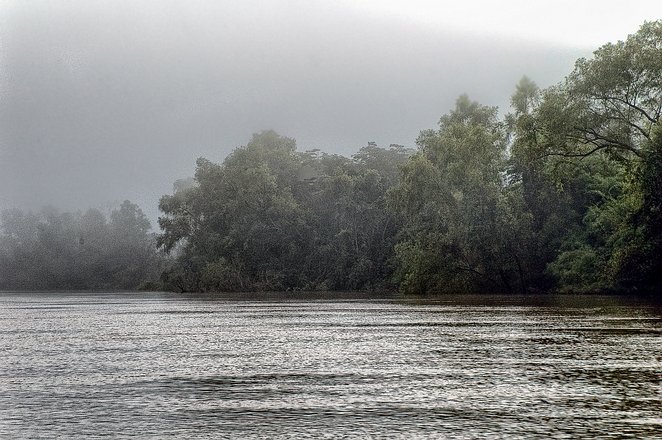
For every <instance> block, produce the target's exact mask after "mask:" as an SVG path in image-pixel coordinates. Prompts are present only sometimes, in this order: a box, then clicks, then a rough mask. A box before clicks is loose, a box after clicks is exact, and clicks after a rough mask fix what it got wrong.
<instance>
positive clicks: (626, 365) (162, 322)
mask: <svg viewBox="0 0 662 440" xmlns="http://www.w3.org/2000/svg"><path fill="white" fill-rule="evenodd" d="M661 347H662V315H661V314H660V313H659V310H658V309H655V308H654V307H651V306H646V305H644V304H638V303H632V302H628V303H625V302H621V301H620V300H618V299H615V298H596V297H592V298H569V297H567V298H563V299H562V300H561V301H559V299H558V298H552V297H536V298H530V299H524V298H522V297H504V296H501V297H444V298H443V299H441V300H439V301H436V302H435V301H417V300H412V299H408V300H406V301H397V300H394V299H386V298H382V299H378V300H374V299H373V300H368V299H365V298H359V299H357V298H352V297H350V296H346V297H342V298H340V299H335V300H322V299H320V298H319V297H318V298H316V299H312V300H311V299H307V300H301V299H296V298H295V297H287V296H284V295H283V296H275V297H270V298H268V299H267V300H257V299H256V298H252V300H237V299H233V298H226V299H223V300H218V299H215V300H214V299H211V298H204V297H198V298H184V297H180V296H174V295H161V294H101V295H99V294H96V295H95V294H62V295H47V294H31V295H30V294H3V295H2V296H0V438H53V437H62V438H75V437H80V438H83V437H84V438H94V437H97V436H98V437H101V436H113V437H122V436H127V437H129V436H134V437H135V436H137V437H140V438H150V437H151V438H164V437H167V438H182V439H188V438H216V437H235V438H251V437H271V438H274V437H294V438H300V437H305V436H309V437H316V438H317V437H325V436H326V437H343V436H345V437H358V438H370V437H375V438H381V437H389V438H398V437H400V438H444V437H447V438H494V437H508V436H514V437H529V438H530V437H557V438H582V437H584V438H597V437H600V438H623V437H626V436H631V437H632V438H646V437H649V438H650V437H656V436H662V382H661V376H660V372H661V371H662V368H661V367H662V349H661Z"/></svg>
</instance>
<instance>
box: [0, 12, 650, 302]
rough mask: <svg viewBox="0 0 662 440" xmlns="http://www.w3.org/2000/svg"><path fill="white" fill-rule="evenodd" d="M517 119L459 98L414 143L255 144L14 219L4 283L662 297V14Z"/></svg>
mask: <svg viewBox="0 0 662 440" xmlns="http://www.w3.org/2000/svg"><path fill="white" fill-rule="evenodd" d="M511 104H512V105H511V111H510V113H508V114H506V115H500V113H499V112H498V109H497V108H496V107H489V106H484V105H481V104H479V103H477V102H473V101H472V100H470V99H469V98H468V97H467V96H464V95H463V96H460V97H459V98H458V100H457V102H456V106H455V108H454V109H453V110H451V111H450V112H449V113H448V114H446V115H444V116H442V117H441V119H440V121H439V125H438V127H436V128H434V129H429V130H425V131H422V132H421V134H420V136H419V137H418V139H417V141H416V143H417V146H418V148H417V149H415V150H410V149H407V148H405V147H402V146H399V145H391V146H390V147H388V148H380V147H378V146H377V145H374V144H373V143H370V144H368V145H367V146H366V147H364V148H362V149H360V150H359V151H358V152H357V153H356V154H354V155H353V156H352V157H349V158H348V157H344V156H339V155H333V154H326V153H323V152H320V151H319V150H312V151H305V152H300V151H297V149H296V145H295V142H294V140H293V139H290V138H287V137H282V136H280V135H278V134H276V133H275V132H273V131H265V132H262V133H259V134H255V135H254V136H253V138H252V139H251V140H250V142H249V143H248V144H247V145H246V146H243V147H240V148H237V149H236V150H235V151H234V152H233V153H232V154H230V155H229V156H228V157H227V158H226V159H225V160H224V161H223V162H222V163H221V164H217V163H213V162H211V161H209V160H206V159H202V158H201V159H199V160H198V162H197V168H196V172H195V176H194V177H193V178H192V179H189V180H182V181H177V182H176V183H175V188H174V192H173V193H172V194H171V195H166V196H164V197H163V198H162V199H161V202H160V206H159V208H160V210H161V212H162V213H163V215H162V217H160V219H159V226H160V229H161V232H160V233H159V234H158V235H152V234H150V233H149V223H148V222H147V221H146V219H145V218H144V215H143V214H142V212H140V210H139V208H138V207H137V206H135V205H133V204H131V203H130V202H125V203H124V204H122V206H121V207H120V208H119V209H118V210H116V211H114V212H113V213H111V215H110V221H107V220H106V218H105V217H104V216H103V215H102V214H101V213H100V212H98V211H94V210H91V211H88V212H87V213H85V214H68V213H65V214H59V213H57V212H55V211H53V210H44V211H42V212H41V213H39V214H32V213H22V212H20V211H8V212H5V213H3V215H2V235H1V236H0V288H2V289H47V288H58V289H61V288H71V289H76V288H93V289H104V288H125V289H134V288H138V287H140V286H141V285H142V287H143V288H162V289H169V290H176V291H183V292H184V291H255V290H260V291H262V290H291V289H296V290H354V289H384V290H395V289H398V290H400V291H403V292H406V293H416V294H427V293H445V292H491V293H497V292H513V293H529V292H546V291H569V292H609V291H614V292H655V291H657V290H659V289H660V288H662V279H661V277H662V267H661V263H660V258H659V256H660V255H662V126H661V124H662V123H661V122H660V115H661V113H662V21H657V22H648V23H645V24H644V25H643V26H642V27H641V28H640V30H639V31H638V32H637V33H636V34H633V35H631V36H629V37H628V38H627V40H626V41H619V42H618V43H614V44H607V45H604V46H602V47H601V48H600V49H598V50H597V51H596V52H594V55H593V57H592V58H590V59H580V60H578V61H577V63H576V65H575V68H574V70H573V71H572V72H571V73H570V75H569V76H568V77H567V78H565V80H564V81H563V82H561V83H560V84H558V85H556V86H553V87H550V88H548V89H543V90H541V89H539V88H538V87H537V86H536V84H535V83H534V82H533V81H532V80H530V79H528V78H526V77H524V78H522V79H521V81H520V82H519V83H518V84H517V85H516V87H515V89H514V93H513V95H512V99H511Z"/></svg>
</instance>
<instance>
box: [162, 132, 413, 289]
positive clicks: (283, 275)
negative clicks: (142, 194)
mask: <svg viewBox="0 0 662 440" xmlns="http://www.w3.org/2000/svg"><path fill="white" fill-rule="evenodd" d="M408 154H409V153H408V151H406V149H404V148H402V147H399V146H392V147H391V148H389V149H381V148H378V147H376V146H375V145H369V146H368V147H366V148H363V149H361V150H360V151H359V152H358V153H357V155H355V156H354V158H352V159H348V158H344V157H341V156H333V155H326V154H318V152H317V151H310V152H305V153H299V152H297V151H296V148H295V144H294V141H293V140H292V139H289V138H286V137H281V136H279V135H277V134H276V133H274V132H273V131H266V132H262V133H259V134H256V135H254V136H253V138H252V139H251V141H250V142H249V143H248V144H247V145H246V146H245V147H241V148H238V149H236V150H235V151H234V152H233V153H232V154H231V155H230V156H228V157H227V158H226V159H225V161H224V162H223V163H222V164H220V165H217V164H213V163H211V162H209V161H207V160H205V159H200V160H198V167H197V170H196V174H195V184H194V185H190V186H189V187H187V188H186V189H185V190H184V189H176V191H175V193H174V194H172V195H170V196H164V197H163V198H162V200H161V204H160V208H161V210H162V212H163V213H164V215H163V216H162V217H161V218H160V219H159V224H160V226H161V228H162V230H163V233H162V234H161V235H160V236H159V239H158V242H159V245H160V246H161V247H163V249H165V250H166V251H168V252H170V251H173V250H175V249H176V248H177V247H178V246H179V247H180V250H179V256H178V264H177V265H176V266H175V267H173V268H172V269H171V270H170V271H168V272H167V273H166V274H164V282H165V283H166V284H168V285H169V286H171V287H172V288H173V289H175V290H181V291H188V290H206V291H246V290H286V289H339V290H342V289H366V288H376V287H379V286H381V285H383V284H385V282H386V281H385V280H387V279H388V276H389V274H390V271H391V269H390V267H389V266H388V262H389V259H390V256H391V253H392V249H393V241H394V237H395V235H396V234H395V228H396V225H397V220H396V218H395V216H394V215H393V214H392V213H390V212H389V211H388V209H387V207H386V204H385V193H386V190H387V189H388V187H389V186H390V185H391V184H392V182H393V180H394V176H397V167H398V164H399V163H402V162H404V159H405V158H406V157H407V155H408Z"/></svg>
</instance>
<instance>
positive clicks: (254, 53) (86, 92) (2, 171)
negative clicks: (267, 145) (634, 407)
mask: <svg viewBox="0 0 662 440" xmlns="http://www.w3.org/2000/svg"><path fill="white" fill-rule="evenodd" d="M658 18H662V1H660V0H655V1H631V2H629V3H628V2H623V1H618V2H616V1H605V0H602V1H580V0H574V1H565V0H555V1H530V0H529V1H514V0H513V1H504V0H501V1H498V2H495V1H485V2H479V1H468V0H462V1H459V2H445V1H432V0H406V1H395V0H367V1H342V0H341V1H335V2H332V1H328V2H322V1H311V0H308V1H280V0H274V1H246V0H244V1H233V2H229V1H228V2H219V1H208V2H206V1H179V2H169V1H153V2H150V1H124V2H123V1H107V2H96V1H90V0H80V1H69V2H65V1H42V2H37V1H2V0H0V208H3V207H4V208H6V207H13V206H17V207H22V208H31V209H34V208H38V207H39V206H41V205H44V204H53V205H55V206H58V207H60V208H62V209H79V208H86V207H89V206H103V205H108V204H113V203H117V202H120V201H122V200H124V199H130V200H132V201H134V202H137V203H139V204H140V205H141V207H142V208H143V209H144V210H145V212H146V213H148V215H149V216H150V218H151V219H152V220H154V219H155V218H156V216H157V208H156V206H157V203H158V199H159V197H160V196H161V195H162V194H164V193H168V192H170V191H171V188H172V182H173V181H174V180H176V179H179V178H182V177H186V176H189V175H191V174H192V173H193V170H194V165H195V163H194V162H195V159H196V158H197V157H199V156H204V157H207V158H209V159H212V160H215V161H221V160H222V159H223V158H224V157H225V156H226V155H227V154H228V153H229V152H230V151H232V149H233V148H234V147H236V146H239V145H242V144H245V143H246V142H247V141H248V139H249V138H250V136H251V134H252V133H253V132H256V131H259V130H262V129H275V130H276V131H278V132H279V133H281V134H283V135H287V136H290V137H294V138H295V139H296V140H297V144H298V146H299V149H301V150H305V149H311V148H321V149H323V150H326V151H329V152H337V153H342V154H351V153H353V152H355V151H356V150H357V149H358V148H360V147H361V146H363V145H365V144H367V142H369V141H375V142H377V143H378V144H380V145H383V146H387V145H388V144H390V143H399V144H404V145H410V146H413V145H414V142H415V139H416V136H417V134H418V132H419V131H420V130H422V129H426V128H432V127H434V126H435V125H436V123H437V121H438V119H439V117H440V116H441V115H442V114H444V113H446V112H447V111H448V110H449V109H450V108H452V106H453V103H454V101H455V99H456V98H457V96H458V95H460V94H461V93H468V94H469V96H470V97H471V98H472V99H475V100H478V101H480V102H482V103H485V104H489V105H499V106H500V107H502V108H504V107H505V106H507V103H508V99H509V96H510V94H511V93H512V90H513V88H514V85H515V84H516V83H517V81H518V80H519V78H520V77H521V76H522V75H524V74H526V75H528V76H529V77H531V78H532V79H534V80H535V81H536V82H538V84H539V85H541V86H548V85H551V84H553V83H556V82H558V81H560V80H561V79H562V78H563V76H565V75H566V74H567V73H569V72H570V70H571V69H572V65H573V63H574V61H575V59H576V58H577V57H579V56H587V55H590V53H591V51H592V50H594V49H596V48H597V47H599V46H600V45H601V44H603V43H606V42H608V41H616V40H619V39H624V38H626V37H627V35H628V34H629V33H633V32H635V31H636V30H637V28H638V27H639V25H641V23H643V21H644V20H654V19H658ZM504 110H506V109H505V108H504Z"/></svg>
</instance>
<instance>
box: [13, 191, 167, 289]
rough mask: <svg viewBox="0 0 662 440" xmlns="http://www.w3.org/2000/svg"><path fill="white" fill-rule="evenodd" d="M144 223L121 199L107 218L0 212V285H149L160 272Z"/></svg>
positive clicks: (51, 211)
mask: <svg viewBox="0 0 662 440" xmlns="http://www.w3.org/2000/svg"><path fill="white" fill-rule="evenodd" d="M149 231H150V224H149V221H148V220H147V218H146V217H145V215H144V214H143V213H142V211H141V210H140V208H139V207H138V206H137V205H135V204H133V203H131V202H129V201H124V202H123V203H122V204H121V205H120V206H119V207H118V208H117V209H115V210H113V211H112V212H111V213H110V218H109V219H107V218H106V217H105V216H104V214H103V213H101V211H99V210H97V209H90V210H88V211H87V212H85V213H69V212H59V211H57V210H56V209H55V208H44V209H42V210H41V211H40V212H38V213H32V212H23V211H20V210H8V211H3V212H2V214H1V216H0V289H3V290H53V289H60V290H69V289H72V290H73V289H95V290H100V289H115V290H117V289H121V290H133V289H137V288H140V287H150V285H149V284H148V282H149V281H150V280H155V281H157V280H158V279H159V275H160V272H161V271H162V270H163V267H164V266H163V263H164V259H163V257H162V256H159V255H158V253H157V251H156V248H155V238H154V235H153V234H152V233H150V232H149Z"/></svg>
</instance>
